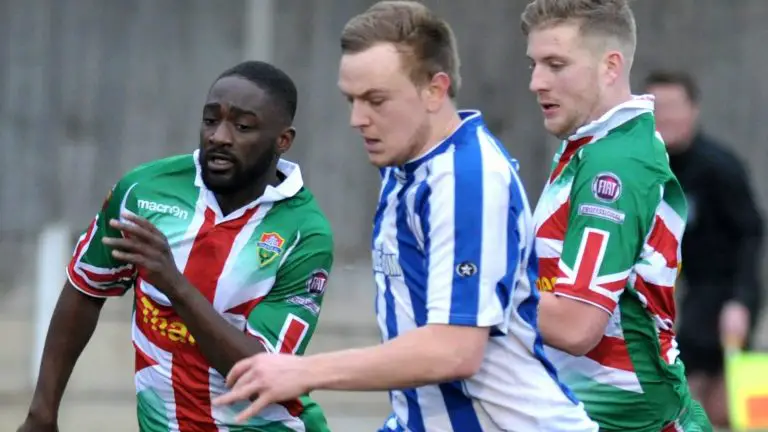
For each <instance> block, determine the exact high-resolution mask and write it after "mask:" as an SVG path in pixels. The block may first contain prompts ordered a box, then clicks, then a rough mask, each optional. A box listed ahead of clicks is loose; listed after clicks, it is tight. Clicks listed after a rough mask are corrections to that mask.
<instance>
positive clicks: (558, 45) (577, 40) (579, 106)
mask: <svg viewBox="0 0 768 432" xmlns="http://www.w3.org/2000/svg"><path fill="white" fill-rule="evenodd" d="M595 51H596V50H595V48H594V46H593V45H592V44H590V43H588V41H587V40H586V39H585V38H584V37H583V36H582V35H581V34H580V32H579V27H578V25H576V24H573V23H564V24H560V25H555V26H552V27H543V28H540V29H534V30H533V31H531V33H530V34H529V35H528V52H527V54H528V57H529V58H530V59H531V62H532V71H531V81H530V89H531V91H532V92H534V93H535V94H536V97H537V100H538V102H539V105H540V106H541V110H542V112H543V114H544V127H545V128H546V129H547V131H549V132H550V133H551V134H553V135H555V136H557V137H558V138H560V139H565V138H567V137H568V136H569V135H571V134H573V133H574V132H575V131H576V130H577V129H578V128H579V127H581V126H583V125H585V124H586V123H588V122H589V121H590V120H591V119H590V117H591V116H592V114H593V113H594V112H595V111H597V110H598V109H599V106H600V99H601V87H600V79H599V78H600V56H599V55H597V54H596V53H595Z"/></svg>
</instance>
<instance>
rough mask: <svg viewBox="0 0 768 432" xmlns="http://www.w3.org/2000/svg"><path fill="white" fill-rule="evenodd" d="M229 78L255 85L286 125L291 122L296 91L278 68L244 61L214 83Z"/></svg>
mask: <svg viewBox="0 0 768 432" xmlns="http://www.w3.org/2000/svg"><path fill="white" fill-rule="evenodd" d="M230 76H238V77H241V78H245V79H247V80H248V81H250V82H252V83H254V84H256V85H257V86H258V87H259V88H260V89H262V90H264V91H265V92H266V93H267V94H268V95H269V97H270V98H271V99H272V100H273V102H274V103H275V106H276V107H277V108H278V109H279V110H280V112H281V114H282V115H284V116H285V117H286V118H285V120H286V121H287V122H288V124H289V125H290V124H291V123H292V122H293V119H294V117H295V116H296V107H297V105H298V91H297V90H296V85H295V84H294V83H293V80H292V79H291V77H289V76H288V74H286V73H285V72H283V71H282V70H281V69H280V68H278V67H276V66H274V65H271V64H269V63H267V62H263V61H255V60H251V61H244V62H242V63H239V64H237V65H235V66H232V67H231V68H229V69H227V70H225V71H224V72H222V73H221V75H219V77H218V78H216V81H218V80H220V79H222V78H225V77H230Z"/></svg>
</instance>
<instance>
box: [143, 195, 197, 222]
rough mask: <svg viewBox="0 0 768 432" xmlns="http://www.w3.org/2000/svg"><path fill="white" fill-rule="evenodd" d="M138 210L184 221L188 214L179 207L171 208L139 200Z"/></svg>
mask: <svg viewBox="0 0 768 432" xmlns="http://www.w3.org/2000/svg"><path fill="white" fill-rule="evenodd" d="M139 208H140V209H142V210H148V211H151V212H156V213H163V214H167V215H171V216H175V217H177V218H179V219H186V218H188V217H189V212H188V211H186V210H183V209H182V208H181V207H179V206H175V205H174V206H172V205H168V204H161V203H156V202H154V201H149V200H141V199H140V200H139Z"/></svg>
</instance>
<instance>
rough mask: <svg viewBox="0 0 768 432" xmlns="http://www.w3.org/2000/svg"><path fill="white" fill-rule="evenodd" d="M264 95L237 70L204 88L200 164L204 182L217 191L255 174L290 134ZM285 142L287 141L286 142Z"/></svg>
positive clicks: (238, 187)
mask: <svg viewBox="0 0 768 432" xmlns="http://www.w3.org/2000/svg"><path fill="white" fill-rule="evenodd" d="M269 107H270V97H269V95H268V94H267V93H266V92H265V91H263V90H262V89H261V88H260V87H259V86H257V85H256V84H254V83H252V82H251V81H248V80H247V79H245V78H242V77H238V76H229V77H224V78H221V79H220V80H218V81H216V82H215V83H214V84H213V86H212V87H211V89H210V91H209V92H208V98H207V100H206V102H205V106H204V107H203V121H202V125H201V127H200V167H201V170H202V177H203V182H204V183H205V186H206V187H207V188H208V189H210V190H211V191H213V192H214V193H218V194H230V193H234V192H236V191H239V190H241V189H243V188H245V187H247V186H249V185H251V184H253V183H254V182H255V181H257V180H259V179H260V178H261V177H262V176H263V175H264V174H265V173H266V172H267V170H268V169H269V168H270V166H271V165H272V163H273V162H274V161H275V159H276V158H277V157H278V155H279V153H280V152H281V151H282V150H281V148H284V147H285V144H286V143H284V142H283V143H282V144H283V145H282V146H281V145H280V143H281V140H285V139H288V140H290V139H291V138H292V136H291V135H290V134H287V136H286V128H285V127H283V125H282V122H281V121H280V120H279V116H278V115H277V114H276V111H275V110H274V109H271V108H269ZM287 145H288V146H290V142H288V143H287Z"/></svg>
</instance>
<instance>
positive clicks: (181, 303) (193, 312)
mask: <svg viewBox="0 0 768 432" xmlns="http://www.w3.org/2000/svg"><path fill="white" fill-rule="evenodd" d="M179 284H180V286H179V287H177V288H176V289H174V290H172V291H170V292H169V293H168V297H169V299H170V300H171V303H172V304H173V308H174V310H175V311H176V313H177V314H179V317H181V319H182V320H183V321H184V323H185V324H186V325H187V327H189V330H190V333H191V334H192V335H193V336H194V337H195V341H196V343H197V344H198V346H199V347H200V351H201V352H202V353H203V356H204V357H205V358H206V359H207V360H208V361H209V362H210V364H211V366H213V368H214V369H216V370H217V371H219V373H220V374H221V375H223V376H226V375H227V373H228V372H229V370H230V369H231V368H232V366H233V365H234V364H235V363H237V362H238V361H240V360H242V359H244V358H246V357H249V356H252V355H254V354H258V353H261V352H264V351H265V349H264V346H263V345H262V344H261V343H259V341H258V340H256V339H255V338H253V337H250V336H248V335H247V334H245V333H244V332H243V331H241V330H240V329H238V328H236V327H235V326H233V325H232V324H230V323H228V322H227V321H226V320H225V319H224V318H223V317H222V316H221V315H220V314H219V313H218V312H217V311H216V310H215V309H214V308H213V306H212V305H211V303H210V302H209V301H208V299H206V298H205V297H204V296H203V295H202V294H201V293H200V291H198V290H197V289H196V288H195V287H194V286H192V285H191V284H190V283H189V282H188V281H187V280H186V279H184V280H182V281H180V282H179Z"/></svg>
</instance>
